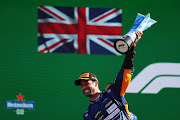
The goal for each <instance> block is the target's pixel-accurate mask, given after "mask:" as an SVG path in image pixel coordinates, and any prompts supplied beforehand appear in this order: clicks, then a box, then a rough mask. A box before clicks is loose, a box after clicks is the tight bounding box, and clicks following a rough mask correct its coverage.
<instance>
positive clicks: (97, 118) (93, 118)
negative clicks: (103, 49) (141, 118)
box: [75, 30, 143, 120]
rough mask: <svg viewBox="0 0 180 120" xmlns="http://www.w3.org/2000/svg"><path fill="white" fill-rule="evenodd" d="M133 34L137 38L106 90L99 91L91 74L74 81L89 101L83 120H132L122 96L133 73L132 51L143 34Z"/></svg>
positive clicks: (86, 73)
mask: <svg viewBox="0 0 180 120" xmlns="http://www.w3.org/2000/svg"><path fill="white" fill-rule="evenodd" d="M135 33H136V35H137V37H136V39H135V41H134V43H133V44H132V47H131V49H130V50H129V51H128V52H127V53H126V56H125V59H124V62H123V65H122V67H121V69H120V71H119V73H118V75H117V77H116V79H115V81H114V83H112V84H111V85H110V86H109V87H108V88H107V89H106V90H103V91H100V89H99V82H98V79H97V77H96V75H94V74H93V73H91V72H84V73H82V74H81V75H80V77H79V79H78V80H76V81H75V85H76V86H81V89H82V91H83V93H84V95H85V96H87V97H89V99H90V105H89V108H88V110H87V111H86V112H85V113H84V114H83V119H84V120H132V119H131V117H130V112H129V110H128V104H127V102H126V100H125V98H124V95H125V91H126V89H127V87H128V85H129V83H130V80H131V77H132V74H133V72H134V65H133V60H134V57H135V50H134V49H135V46H136V43H137V42H138V40H139V39H140V38H141V35H142V34H143V33H142V32H141V31H138V30H136V31H135Z"/></svg>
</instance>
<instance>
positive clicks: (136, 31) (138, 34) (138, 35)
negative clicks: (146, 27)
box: [132, 30, 143, 46]
mask: <svg viewBox="0 0 180 120" xmlns="http://www.w3.org/2000/svg"><path fill="white" fill-rule="evenodd" d="M135 33H136V35H137V37H136V39H135V40H134V43H133V44H132V46H136V43H137V42H138V40H139V39H141V35H142V34H143V32H142V31H139V30H135Z"/></svg>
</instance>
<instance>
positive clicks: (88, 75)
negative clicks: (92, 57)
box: [74, 72, 98, 86]
mask: <svg viewBox="0 0 180 120" xmlns="http://www.w3.org/2000/svg"><path fill="white" fill-rule="evenodd" d="M81 80H92V81H98V79H97V77H96V75H95V74H93V73H91V72H84V73H82V74H81V75H80V77H79V79H78V80H76V81H75V82H74V84H75V85H76V86H79V85H80V81H81Z"/></svg>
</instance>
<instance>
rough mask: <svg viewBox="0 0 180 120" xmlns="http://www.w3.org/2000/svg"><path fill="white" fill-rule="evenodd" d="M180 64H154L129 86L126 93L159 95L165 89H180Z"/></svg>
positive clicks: (145, 69)
mask: <svg viewBox="0 0 180 120" xmlns="http://www.w3.org/2000/svg"><path fill="white" fill-rule="evenodd" d="M179 68H180V63H154V64H150V65H149V66H147V67H146V68H144V69H143V70H142V71H141V72H140V73H139V74H138V75H137V76H136V77H135V78H134V79H133V80H132V81H131V83H130V84H129V87H128V88H127V90H126V93H141V94H158V93H159V92H160V91H161V90H163V89H164V88H180V69H179Z"/></svg>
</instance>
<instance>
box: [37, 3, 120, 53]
mask: <svg viewBox="0 0 180 120" xmlns="http://www.w3.org/2000/svg"><path fill="white" fill-rule="evenodd" d="M40 7H41V8H42V9H44V10H46V8H45V7H43V6H40ZM118 10H120V9H115V10H114V11H112V12H110V13H108V14H106V15H104V16H102V17H100V18H98V19H96V20H94V21H93V22H98V21H99V20H101V19H103V18H104V17H106V16H108V15H110V14H113V13H115V12H117V11H118ZM55 16H57V15H55ZM49 26H51V27H49ZM38 28H40V29H39V30H38V31H39V32H43V33H57V34H78V53H80V54H87V49H86V48H87V46H86V41H87V40H86V39H87V38H86V35H87V34H91V35H121V33H122V27H120V26H96V25H88V24H87V22H86V8H83V7H80V8H78V24H63V23H38ZM51 28H54V29H51ZM62 28H63V29H62ZM67 40H69V39H66V40H64V41H67ZM99 40H101V41H104V40H103V39H102V38H101V39H99ZM60 43H62V42H59V43H55V44H54V45H51V46H49V47H48V50H50V49H52V48H54V47H55V46H57V45H59V44H60ZM104 43H106V44H108V43H107V42H104ZM108 45H109V44H108ZM109 46H111V47H113V46H112V45H109ZM46 50H47V48H45V49H43V50H41V51H40V52H44V51H46Z"/></svg>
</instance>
